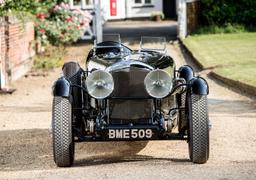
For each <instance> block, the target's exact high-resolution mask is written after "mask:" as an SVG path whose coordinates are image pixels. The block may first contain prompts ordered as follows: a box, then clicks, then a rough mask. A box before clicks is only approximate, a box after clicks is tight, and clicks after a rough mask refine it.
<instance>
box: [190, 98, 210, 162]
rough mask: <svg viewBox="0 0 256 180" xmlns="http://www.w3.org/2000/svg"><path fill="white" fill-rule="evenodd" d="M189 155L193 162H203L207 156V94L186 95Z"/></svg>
mask: <svg viewBox="0 0 256 180" xmlns="http://www.w3.org/2000/svg"><path fill="white" fill-rule="evenodd" d="M188 118H189V133H188V140H189V156H190V160H191V161H192V162H193V163H199V164H203V163H206V162H207V160H208V158H209V117H208V107H207V95H195V94H191V95H190V96H189V97H188Z"/></svg>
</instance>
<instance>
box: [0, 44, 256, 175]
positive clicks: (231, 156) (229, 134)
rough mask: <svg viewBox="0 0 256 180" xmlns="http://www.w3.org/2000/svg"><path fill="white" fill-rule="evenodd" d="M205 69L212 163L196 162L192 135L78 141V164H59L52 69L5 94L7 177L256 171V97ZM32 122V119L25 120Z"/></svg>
mask: <svg viewBox="0 0 256 180" xmlns="http://www.w3.org/2000/svg"><path fill="white" fill-rule="evenodd" d="M134 46H135V45H134ZM134 46H133V47H134ZM136 46H138V45H136ZM87 50H88V49H86V48H85V49H84V50H83V51H81V52H83V53H85V52H86V51H87ZM168 50H169V53H170V54H171V55H172V56H173V57H174V58H175V60H176V62H177V64H178V65H181V64H184V63H186V62H185V60H184V59H183V57H182V56H181V54H180V53H179V51H177V50H175V48H174V47H173V46H172V45H168ZM74 53H75V50H74V49H72V50H71V51H70V54H73V55H74V56H76V55H75V54H74ZM187 60H188V63H191V62H190V61H189V59H187ZM197 73H199V74H201V75H202V76H204V77H205V78H206V79H207V81H208V82H209V85H210V95H209V112H210V119H211V122H212V124H213V129H212V131H211V136H210V141H211V150H210V159H209V161H208V163H207V164H203V165H195V164H192V163H191V162H189V159H188V150H187V149H188V147H187V143H186V142H184V141H154V142H113V143H111V142H98V143H80V144H77V146H76V160H75V164H74V166H73V167H71V168H57V167H56V166H55V165H54V163H53V161H52V158H53V157H52V144H51V137H50V135H49V130H48V129H47V128H48V127H49V125H50V118H51V109H50V107H51V96H50V88H49V87H50V85H51V82H52V81H53V80H54V79H55V78H56V76H57V74H58V73H57V72H52V73H50V76H48V77H47V78H46V80H43V78H42V77H29V78H23V79H21V80H20V81H19V82H18V85H17V86H18V87H19V91H18V92H17V93H16V94H14V95H13V96H8V97H7V96H0V112H1V113H0V114H2V115H1V116H0V117H1V121H0V122H1V123H2V122H3V121H4V124H3V123H2V124H1V126H0V179H255V178H256V171H255V168H256V153H255V152H256V131H255V129H256V108H255V104H256V103H255V102H256V101H255V100H253V99H251V98H249V97H246V96H243V95H241V94H239V93H235V92H233V91H232V90H229V89H228V88H227V87H226V86H225V85H223V84H219V83H218V82H216V81H214V80H212V79H211V78H209V77H208V76H207V74H208V72H206V71H203V72H201V71H198V72H197ZM32 81H33V83H29V82H32ZM22 85H23V86H22ZM24 85H26V86H24ZM37 92H40V93H37ZM24 93H25V94H24ZM24 96H26V97H27V98H24ZM32 107H39V108H32ZM42 112H44V113H43V114H40V113H42ZM8 113H9V114H8ZM25 114H26V116H25ZM30 115H33V116H31V117H34V118H31V119H30V120H31V121H29V120H28V118H27V117H30ZM12 116H14V117H15V118H16V119H15V121H14V120H13V119H12ZM33 120H34V121H33ZM35 121H36V122H35ZM29 122H30V123H31V127H29V126H28V125H27V126H24V124H26V123H27V124H30V123H29ZM12 126H13V128H12ZM19 127H20V128H19ZM14 129H15V130H14Z"/></svg>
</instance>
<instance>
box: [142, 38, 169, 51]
mask: <svg viewBox="0 0 256 180" xmlns="http://www.w3.org/2000/svg"><path fill="white" fill-rule="evenodd" d="M143 50H144V51H151V50H152V51H161V52H164V51H166V39H165V37H147V36H143V37H141V42H140V51H143Z"/></svg>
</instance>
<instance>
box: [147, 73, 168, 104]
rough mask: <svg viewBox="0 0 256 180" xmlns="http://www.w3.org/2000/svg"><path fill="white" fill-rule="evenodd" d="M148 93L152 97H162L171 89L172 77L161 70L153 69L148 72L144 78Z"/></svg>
mask: <svg viewBox="0 0 256 180" xmlns="http://www.w3.org/2000/svg"><path fill="white" fill-rule="evenodd" d="M144 85H145V88H146V90H147V92H148V94H149V95H150V96H152V97H154V98H158V99H160V98H164V97H166V96H167V95H168V94H169V93H170V92H171V90H172V78H171V77H170V75H169V74H168V73H167V72H165V71H163V70H159V69H157V70H154V71H151V72H150V73H148V75H147V76H146V78H145V80H144Z"/></svg>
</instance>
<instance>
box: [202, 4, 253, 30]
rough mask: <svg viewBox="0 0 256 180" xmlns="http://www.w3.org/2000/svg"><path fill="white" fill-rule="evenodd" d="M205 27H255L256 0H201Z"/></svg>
mask: <svg viewBox="0 0 256 180" xmlns="http://www.w3.org/2000/svg"><path fill="white" fill-rule="evenodd" d="M201 2H202V15H203V22H204V23H205V24H207V25H209V24H210V25H223V24H227V23H231V24H244V25H247V26H256V0H201Z"/></svg>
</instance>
